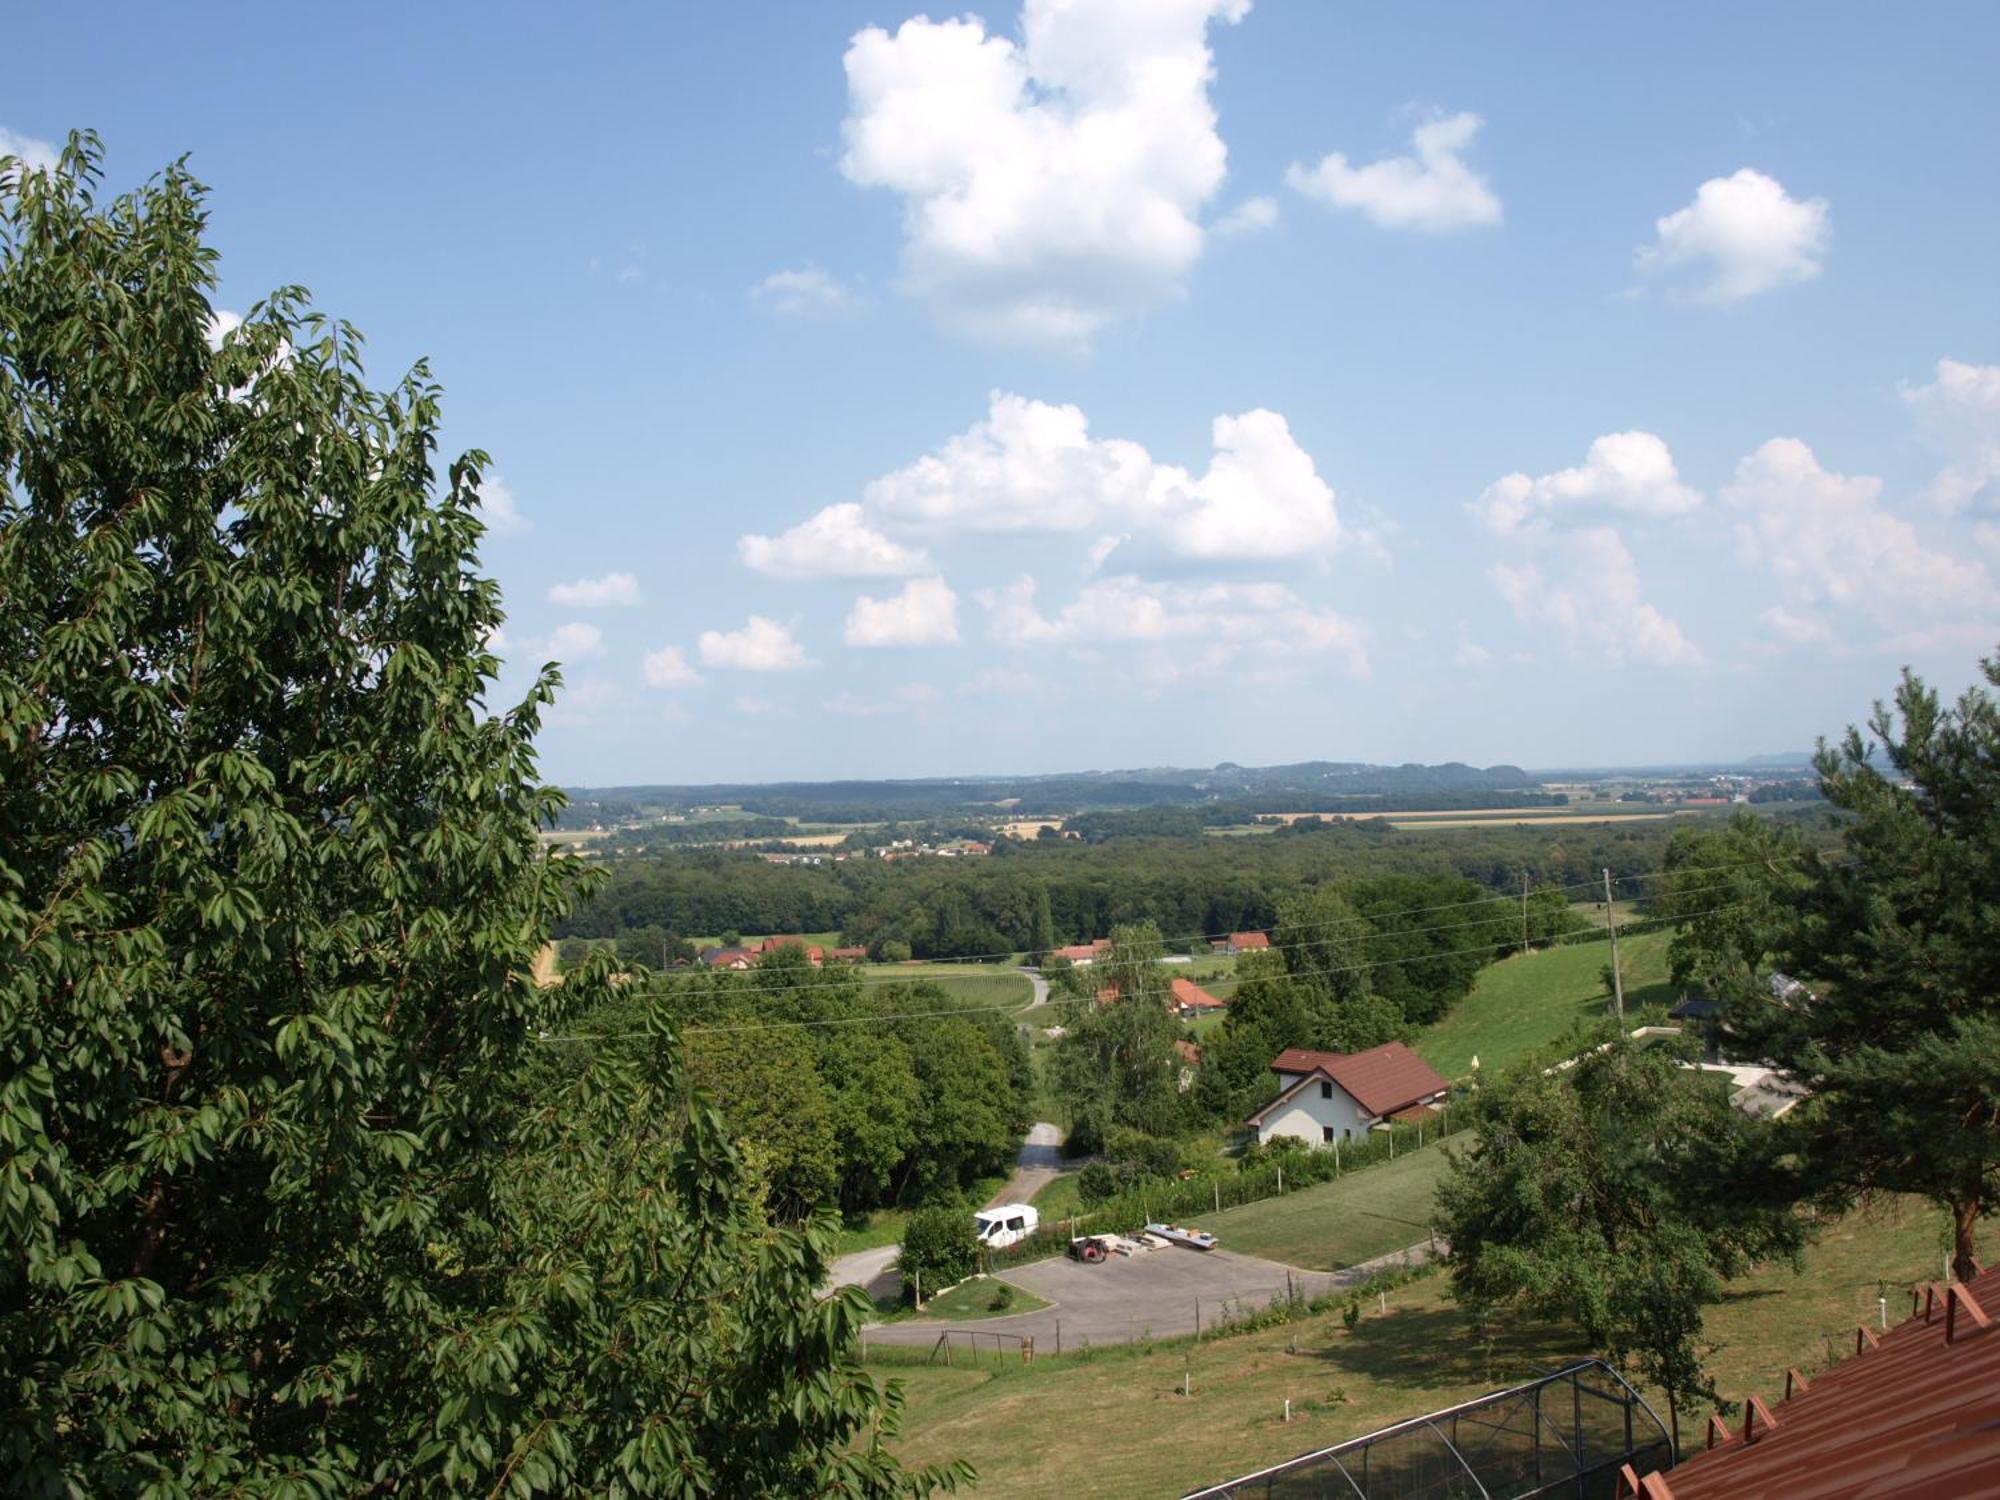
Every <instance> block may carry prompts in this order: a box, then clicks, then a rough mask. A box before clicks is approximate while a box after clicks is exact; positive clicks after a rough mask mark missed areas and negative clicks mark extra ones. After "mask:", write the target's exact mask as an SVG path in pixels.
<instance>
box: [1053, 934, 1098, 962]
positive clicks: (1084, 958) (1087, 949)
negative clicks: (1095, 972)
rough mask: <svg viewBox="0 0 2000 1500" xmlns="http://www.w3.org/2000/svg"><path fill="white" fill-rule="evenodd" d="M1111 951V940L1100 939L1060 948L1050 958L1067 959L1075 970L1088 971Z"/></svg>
mask: <svg viewBox="0 0 2000 1500" xmlns="http://www.w3.org/2000/svg"><path fill="white" fill-rule="evenodd" d="M1110 951H1111V939H1110V938H1099V939H1097V941H1095V942H1092V943H1072V944H1070V945H1069V947H1067V948H1058V949H1056V951H1055V952H1053V953H1051V954H1050V955H1049V957H1050V958H1066V959H1068V960H1069V961H1070V964H1071V966H1072V967H1074V968H1078V969H1087V968H1089V967H1090V966H1091V965H1092V964H1094V963H1096V962H1097V961H1098V960H1099V959H1100V958H1102V957H1104V955H1105V954H1106V953H1108V952H1110Z"/></svg>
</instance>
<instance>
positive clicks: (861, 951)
mask: <svg viewBox="0 0 2000 1500" xmlns="http://www.w3.org/2000/svg"><path fill="white" fill-rule="evenodd" d="M831 956H832V957H833V958H834V959H835V960H837V961H839V962H843V963H846V962H853V963H859V962H861V960H863V959H864V958H866V957H867V956H868V950H867V949H866V948H836V949H834V950H833V953H832V955H831Z"/></svg>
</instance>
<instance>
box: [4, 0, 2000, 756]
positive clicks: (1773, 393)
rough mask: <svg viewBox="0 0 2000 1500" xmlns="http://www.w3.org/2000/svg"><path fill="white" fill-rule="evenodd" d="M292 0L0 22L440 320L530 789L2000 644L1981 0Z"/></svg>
mask: <svg viewBox="0 0 2000 1500" xmlns="http://www.w3.org/2000/svg"><path fill="white" fill-rule="evenodd" d="M276 14H277V13H276V12H273V11H270V10H267V9H263V8H252V7H247V6H234V7H222V6H200V5H190V6H183V7H172V8H169V7H145V6H138V5H122V6H108V7H103V8H91V9H88V10H86V9H83V8H77V7H55V6H41V7H31V8H28V9H26V10H24V11H22V12H20V13H19V14H16V15H15V16H13V17H12V18H11V19H10V22H9V38H10V50H12V51H13V53H14V55H15V57H16V58H17V59H31V60H32V65H31V66H27V67H18V66H17V67H15V68H13V69H10V70H9V72H8V77H7V81H6V82H5V84H4V85H0V132H4V133H5V134H4V140H5V141H6V142H8V143H11V144H12V145H13V147H14V148H15V149H17V150H18V149H24V148H25V149H27V150H28V151H30V152H31V153H32V152H33V151H34V150H35V149H37V147H36V143H48V142H53V141H57V140H59V139H60V138H61V136H62V134H63V132H64V131H66V130H68V129H69V128H71V127H74V126H91V127H94V128H96V129H97V130H98V131H100V132H101V133H102V135H103V136H104V138H105V141H106V143H107V145H108V147H109V150H110V153H111V175H112V178H113V180H114V182H117V183H129V182H132V181H135V180H137V179H138V178H140V177H143V176H144V175H146V174H147V173H149V172H150V171H152V170H154V169H156V168H157V167H158V166H159V165H161V164H162V163H164V162H165V161H166V160H168V159H170V158H171V157H174V156H176V155H179V154H181V153H183V152H185V153H189V154H190V155H191V157H192V160H193V163H194V166H195V169H196V171H197V172H198V174H199V175H201V176H202V177H203V178H204V179H205V180H207V181H208V182H209V183H210V184H212V186H213V189H214V194H213V198H212V208H213V218H212V233H213V238H214V240H215V242H216V244H217V245H218V246H219V247H220V248H221V249H222V251H223V253H224V271H223V275H224V280H223V286H222V289H221V293H220V295H219V297H218V299H217V300H218V305H219V306H221V307H223V308H227V309H231V310H234V311H237V312H241V311H243V310H245V309H247V308H248V307H249V306H250V305H251V304H252V303H254V302H255V300H256V299H257V298H258V297H259V296H260V295H261V294H263V293H264V292H266V291H267V290H269V289H270V288H272V287H275V286H278V285H281V284H285V283H293V282H297V283H303V284H304V285H306V286H308V287H310V288H311V289H312V291H313V293H314V295H315V297H316V299H317V301H318V302H319V304H320V305H321V306H322V307H324V308H326V309H327V310H329V311H331V312H334V313H337V314H338V315H340V316H342V317H345V318H347V319H349V320H350V321H352V322H354V323H355V324H357V325H358V326H359V327H360V328H361V329H363V330H364V331H365V332H366V333H367V335H368V337H369V340H370V346H369V347H370V351H371V368H372V369H373V371H374V373H375V375H376V376H377V378H378V380H380V381H381V382H383V383H387V382H388V381H389V380H390V379H392V378H393V377H394V375H396V374H397V373H398V372H400V370H401V369H402V368H403V367H404V366H406V365H407V364H408V363H409V362H411V361H412V360H414V359H416V358H418V357H419V356H427V357H428V358H429V359H430V360H431V362H432V365H433V367H434V369H435V371H436V373H437V375H438V376H439V378H440V379H441V380H442V381H443V383H444V385H445V388H446V409H447V412H448V415H449V429H448V432H447V434H446V437H447V443H448V445H450V446H454V447H465V446H479V447H483V448H485V449H487V450H488V451H489V452H490V453H491V454H492V455H493V459H494V468H493V471H492V472H493V475H494V476H495V485H496V489H495V504H496V506H499V507H501V508H503V509H504V508H506V507H508V506H509V505H511V509H512V511H513V513H514V514H515V515H516V516H517V517H518V520H517V522H516V523H515V524H514V525H512V526H508V527H496V530H495V534H494V535H493V536H492V537H491V538H490V540H489V542H488V545H487V548H486V563H487V566H488V567H489V568H490V569H491V570H492V571H493V572H494V573H495V574H496V575H497V576H498V577H499V578H500V580H501V581H502V583H503V584H504V586H505V588H506V592H507V598H508V605H509V614H510V618H509V620H508V624H507V629H506V635H505V645H504V654H505V656H506V658H507V661H508V677H507V680H506V686H507V687H508V689H509V690H514V689H517V687H518V684H519V683H520V681H521V680H522V679H523V677H524V675H525V673H526V672H527V671H528V670H529V669H530V668H532V666H533V665H534V664H535V663H536V662H538V661H539V660H541V659H542V658H543V657H544V656H547V655H550V654H554V655H559V656H561V657H563V658H564V660H565V673H566V677H567V679H568V683H569V686H568V688H567V690H566V692H565V695H564V700H563V706H562V708H561V709H560V710H559V712H558V713H557V714H556V715H555V717H554V719H553V721H552V722H551V723H550V725H549V727H548V729H547V731H546V733H545V735H544V740H543V746H544V767H545V769H546V770H547V771H548V772H549V773H550V774H551V775H553V776H555V777H557V778H558V779H561V780H565V781H571V782H586V783H598V784H603V783H609V782H634V781H696V780H711V779H725V778H727V779H738V778H743V779H752V778H767V777H781V776H785V777H791V776H800V777H804V776H836V775H843V776H844V775H856V776H894V775H929V774H950V773H959V772H968V773H969V772H983V771H996V772H997V771H1035V770H1054V769H1063V768H1075V767H1089V766H1131V765H1154V764H1180V765H1200V764H1207V763H1212V762H1215V761H1219V760H1224V759H1229V760H1236V761H1241V762H1245V763H1270V762H1277V761H1286V760H1297V759H1305V758H1329V759H1364V760H1386V761H1401V760H1426V761H1435V760H1443V759H1464V760H1471V761H1477V762H1481V763H1487V762H1493V761H1501V760H1507V761H1514V762H1517V763H1521V764H1526V765H1562V764H1567V765H1574V764H1583V763H1617V762H1623V763H1634V762H1649V763H1650V762H1661V761H1673V760H1692V759H1702V758H1714V757H1730V756H1736V755H1741V754H1749V753H1755V752H1758V751H1767V750H1778V749H1791V748H1796V747H1799V746H1801V745H1803V744H1805V743H1808V742H1809V741H1810V739H1811V738H1812V736H1813V735H1815V734H1817V733H1821V732H1833V731H1836V730H1838V729H1839V728H1840V727H1841V726H1843V725H1844V724H1846V723H1848V722H1850V721H1851V720H1854V719H1855V718H1857V717H1858V716H1860V715H1861V714H1863V713H1864V712H1865V711H1866V709H1867V706H1868V703H1869V701H1870V700H1871V699H1873V698H1874V697H1876V696H1878V695H1880V694H1882V693H1884V692H1885V691H1886V690H1887V689H1888V688H1889V687H1890V685H1891V683H1892V681H1893V676H1894V673H1895V670H1896V669H1897V668H1898V667H1899V666H1900V665H1902V664H1903V663H1905V662H1907V663H1910V664H1912V665H1914V666H1916V667H1917V668H1918V669H1919V670H1921V671H1923V672H1925V673H1926V675H1928V676H1930V677H1931V678H1933V679H1934V680H1935V681H1937V682H1938V683H1940V684H1941V685H1943V686H1945V687H1947V688H1950V689H1953V690H1955V689H1956V688H1958V687H1960V686H1962V685H1963V684H1964V683H1966V682H1967V681H1968V680H1970V678H1971V676H1972V669H1973V663H1974V661H1975V660H1976V659H1977V657H1978V656H1980V655H1981V654H1982V653H1984V652H1988V651H1991V650H1992V649H1993V647H1994V645H1995V643H1996V641H2000V582H1996V580H2000V319H1997V318H1996V314H2000V280H1996V278H1995V277H1994V276H1993V274H1992V267H1993V265H1994V264H1995V263H1996V251H2000V192H1997V191H1996V188H2000V181H1996V177H2000V166H1996V153H1995V152H1994V151H1993V149H1992V148H1993V143H1994V142H1995V141H1996V140H2000V98H1996V96H1995V94H1994V91H1993V90H1992V89H1991V87H1990V80H1989V78H1988V76H1987V71H1988V68H1989V66H1990V60H1991V58H1992V57H1993V56H1994V55H1995V54H1996V50H1997V49H2000V11H1996V10H1995V9H1994V8H1993V7H1991V6H1990V5H1984V4H1976V5H1975V4H1965V5H1946V4H1939V5H1930V6H1925V7H1904V8H1895V9H1890V8H1885V7H1881V6H1873V5H1866V6H1864V5H1833V4H1821V3H1815V4H1796V5H1786V4H1775V3H1772V4H1763V5H1758V6H1740V5H1722V4H1714V5H1698V4H1696V5H1681V6H1675V7H1655V8H1650V9H1641V8H1635V7H1608V6H1602V5H1553V4H1551V5H1543V6H1536V7H1528V8H1516V7H1507V8H1503V7H1493V6H1486V5H1477V4H1469V3H1468V4H1454V5H1445V4H1414V3H1413V4H1402V5H1396V6H1358V5H1333V4H1323V3H1304V0H1289V3H1288V0H1257V3H1256V4H1255V5H1254V6H1249V5H1244V4H1242V3H1241V0H1034V3H1031V4H1029V5H1027V6H1026V8H1025V9H1023V8H1020V7H1019V5H1018V3H1017V0H1010V3H1008V4H1005V5H1000V4H993V5H987V6H985V7H984V8H982V9H977V10H970V11H963V12H959V13H956V14H953V13H950V12H945V11H936V12H932V13H931V18H930V19H929V20H923V19H919V18H920V17H921V16H922V14H923V13H922V12H920V11H919V10H917V9H915V8H913V7H912V6H910V5H908V4H882V3H880V0H870V3H868V4H866V5H847V4H839V3H830V0H829V3H812V4H806V3H797V4H762V5H760V4H750V3H741V4H737V5H733V6H727V7H691V6H675V7H664V6H637V5H633V6H609V5H604V6H594V7H553V6H546V5H541V6H525V5H524V6H507V5H479V6H472V5H459V6H452V5H433V6H423V7H387V6H366V5H361V6H348V7H338V8H321V9H318V10H310V11H308V10H298V11H292V12H288V13H286V16H285V19H284V21H283V23H282V25H280V24H277V23H275V22H274V20H273V17H274V16H275V15H276ZM502 487H503V488H504V493H503V492H502ZM760 539H761V540H760ZM864 601H865V602H864Z"/></svg>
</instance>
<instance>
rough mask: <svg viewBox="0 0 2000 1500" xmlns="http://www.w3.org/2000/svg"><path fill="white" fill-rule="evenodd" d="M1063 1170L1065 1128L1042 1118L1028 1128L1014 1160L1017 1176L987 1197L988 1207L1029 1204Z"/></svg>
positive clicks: (1009, 1179)
mask: <svg viewBox="0 0 2000 1500" xmlns="http://www.w3.org/2000/svg"><path fill="white" fill-rule="evenodd" d="M1062 1170H1063V1160H1062V1127H1061V1126H1060V1125H1051V1124H1050V1123H1049V1122H1048V1121H1047V1120H1039V1121H1037V1122H1036V1123H1035V1124H1033V1125H1030V1126H1029V1127H1028V1136H1027V1139H1026V1140H1024V1141H1022V1142H1021V1154H1020V1155H1019V1156H1017V1157H1016V1158H1015V1159H1014V1175H1013V1176H1012V1177H1010V1178H1008V1179H1007V1183H1006V1186H1004V1187H1002V1188H1001V1189H1000V1191H999V1192H997V1193H995V1194H994V1195H993V1196H992V1197H991V1198H990V1199H988V1200H987V1203H986V1206H987V1207H988V1208H994V1207H997V1206H998V1205H1000V1204H1002V1203H1026V1202H1027V1201H1028V1200H1029V1199H1030V1198H1033V1197H1034V1196H1035V1194H1037V1193H1039V1192H1040V1191H1041V1190H1042V1189H1043V1188H1045V1187H1047V1186H1048V1185H1049V1184H1050V1183H1051V1182H1053V1181H1054V1180H1055V1179H1056V1178H1058V1177H1060V1176H1061V1175H1062Z"/></svg>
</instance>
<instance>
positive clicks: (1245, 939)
mask: <svg viewBox="0 0 2000 1500" xmlns="http://www.w3.org/2000/svg"><path fill="white" fill-rule="evenodd" d="M1229 946H1230V947H1232V948H1268V947H1270V946H1271V939H1270V938H1269V937H1268V936H1266V935H1265V934H1264V933H1261V932H1232V933H1230V934H1229Z"/></svg>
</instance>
